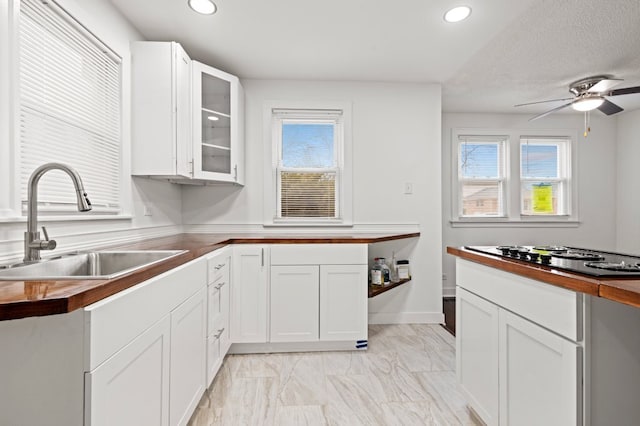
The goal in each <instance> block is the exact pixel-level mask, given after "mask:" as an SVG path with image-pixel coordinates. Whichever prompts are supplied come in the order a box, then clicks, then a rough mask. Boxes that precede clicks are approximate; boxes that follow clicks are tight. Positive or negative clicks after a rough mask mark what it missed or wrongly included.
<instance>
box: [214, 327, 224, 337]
mask: <svg viewBox="0 0 640 426" xmlns="http://www.w3.org/2000/svg"><path fill="white" fill-rule="evenodd" d="M222 333H224V328H221V329H220V330H218V333H217V334H215V335H214V336H213V338H214V339H219V338H220V336H222Z"/></svg>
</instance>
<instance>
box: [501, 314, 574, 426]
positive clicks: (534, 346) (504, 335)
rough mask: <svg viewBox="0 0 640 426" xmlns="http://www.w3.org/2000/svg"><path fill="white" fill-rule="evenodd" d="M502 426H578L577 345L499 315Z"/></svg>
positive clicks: (529, 324)
mask: <svg viewBox="0 0 640 426" xmlns="http://www.w3.org/2000/svg"><path fill="white" fill-rule="evenodd" d="M499 318H500V344H499V347H500V367H501V368H500V424H501V425H523V426H526V425H531V426H537V425H549V426H551V425H558V426H564V425H576V424H579V422H578V421H579V417H580V416H579V412H578V409H579V407H580V405H579V403H578V394H579V393H578V388H579V384H580V382H579V381H578V378H579V377H580V374H579V371H578V368H579V367H580V365H579V364H578V356H579V354H580V352H579V351H580V349H579V347H578V345H576V344H575V343H573V342H570V341H568V340H566V339H564V338H562V337H560V336H558V335H556V334H554V333H551V332H550V331H548V330H545V329H544V328H542V327H540V326H538V325H536V324H534V323H532V322H530V321H527V320H525V319H523V318H521V317H519V316H517V315H514V314H512V313H511V312H508V311H506V310H503V309H501V310H500V315H499Z"/></svg>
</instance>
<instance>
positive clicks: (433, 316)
mask: <svg viewBox="0 0 640 426" xmlns="http://www.w3.org/2000/svg"><path fill="white" fill-rule="evenodd" d="M443 323H444V314H443V313H442V312H370V313H369V324H443Z"/></svg>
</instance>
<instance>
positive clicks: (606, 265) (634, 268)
mask: <svg viewBox="0 0 640 426" xmlns="http://www.w3.org/2000/svg"><path fill="white" fill-rule="evenodd" d="M585 266H588V267H590V268H599V269H606V270H608V271H622V272H640V266H639V265H638V264H637V263H635V264H628V263H624V261H622V262H620V263H613V262H587V263H585Z"/></svg>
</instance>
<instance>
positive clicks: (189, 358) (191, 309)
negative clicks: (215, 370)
mask: <svg viewBox="0 0 640 426" xmlns="http://www.w3.org/2000/svg"><path fill="white" fill-rule="evenodd" d="M206 300H207V299H206V289H205V288H204V287H203V288H202V289H201V290H200V291H198V292H197V293H196V294H194V295H193V296H191V297H190V298H189V299H188V300H187V301H186V302H184V303H183V304H182V305H180V306H178V307H177V308H176V309H174V310H173V311H172V312H171V370H170V371H171V375H170V377H171V378H170V380H171V381H170V383H171V389H170V401H169V418H170V422H171V424H172V425H186V424H187V422H188V421H189V418H190V417H191V414H192V413H193V411H194V410H195V408H196V406H197V405H198V402H199V401H200V397H201V396H202V394H203V392H204V390H205V368H206V367H205V356H206V350H207V349H206V342H207V341H206Z"/></svg>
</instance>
